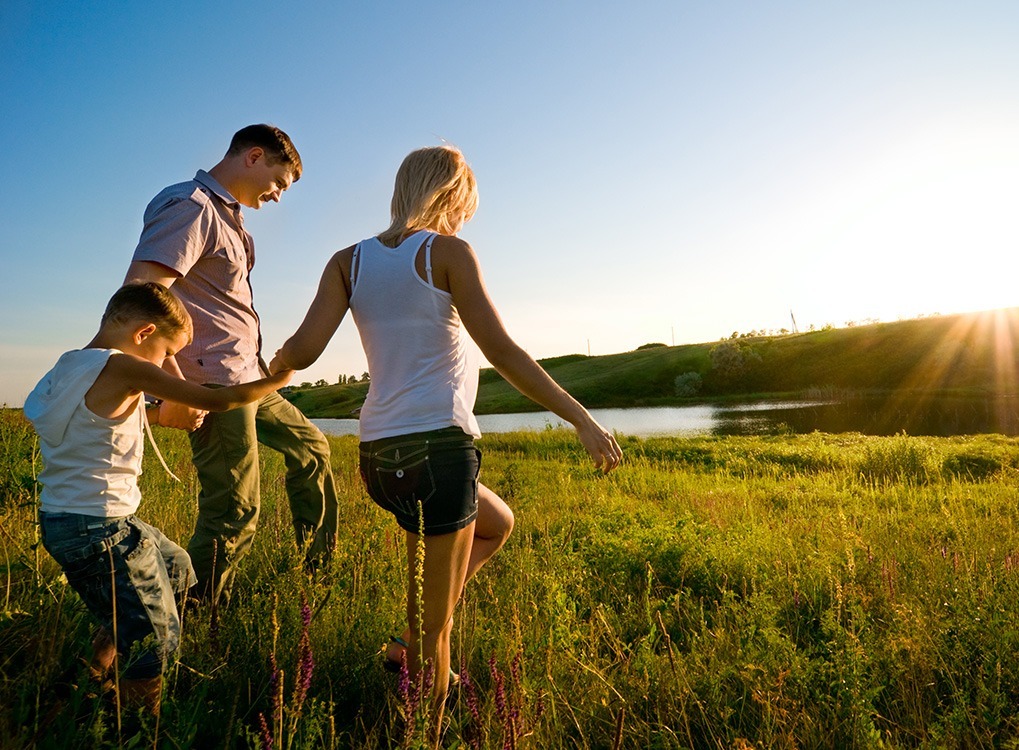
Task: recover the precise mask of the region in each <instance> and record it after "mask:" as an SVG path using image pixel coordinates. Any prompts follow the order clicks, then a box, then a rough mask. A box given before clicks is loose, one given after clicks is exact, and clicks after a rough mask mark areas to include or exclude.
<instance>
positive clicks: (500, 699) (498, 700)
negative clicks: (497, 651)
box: [488, 656, 508, 724]
mask: <svg viewBox="0 0 1019 750" xmlns="http://www.w3.org/2000/svg"><path fill="white" fill-rule="evenodd" d="M488 671H489V672H491V673H492V684H493V685H495V708H496V710H498V712H499V719H500V720H501V721H502V722H503V724H505V723H506V719H507V718H508V716H507V714H506V687H505V686H504V685H503V679H502V673H501V672H500V671H499V667H498V666H496V664H495V657H494V656H493V657H491V658H490V659H489V660H488Z"/></svg>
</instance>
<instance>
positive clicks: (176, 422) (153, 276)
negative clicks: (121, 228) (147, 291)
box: [124, 260, 205, 432]
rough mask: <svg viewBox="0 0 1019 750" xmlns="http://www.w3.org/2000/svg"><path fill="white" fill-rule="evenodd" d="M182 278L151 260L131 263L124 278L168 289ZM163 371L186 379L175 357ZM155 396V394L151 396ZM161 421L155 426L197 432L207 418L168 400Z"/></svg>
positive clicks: (198, 412) (166, 363)
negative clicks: (150, 282)
mask: <svg viewBox="0 0 1019 750" xmlns="http://www.w3.org/2000/svg"><path fill="white" fill-rule="evenodd" d="M179 278H180V274H179V273H178V272H177V271H175V270H173V269H172V268H170V267H169V266H164V265H163V264H162V263H156V262H155V261H149V260H135V261H131V265H129V266H128V267H127V276H125V277H124V283H125V284H133V283H139V282H146V281H155V282H156V283H157V284H162V285H163V286H165V287H166V288H167V289H169V288H170V286H171V285H172V284H173V282H175V281H176V280H177V279H179ZM163 369H164V370H166V371H167V372H168V373H170V374H171V375H174V376H176V377H178V378H180V379H181V380H183V379H184V375H183V373H181V371H180V366H179V365H178V364H177V360H176V359H174V358H173V357H167V358H166V361H165V362H163ZM151 395H155V394H151ZM157 413H158V415H159V419H158V420H157V421H154V422H153V424H160V425H162V426H163V427H174V428H176V429H178V430H185V431H187V432H191V431H192V430H197V429H198V428H199V427H201V426H202V420H203V419H204V418H205V411H204V410H201V409H192V408H191V407H190V406H186V405H184V404H181V403H177V402H176V401H173V400H170V399H167V400H166V401H163V403H161V404H160V405H159V411H158V412H157Z"/></svg>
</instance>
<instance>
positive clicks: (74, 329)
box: [0, 0, 1019, 406]
mask: <svg viewBox="0 0 1019 750" xmlns="http://www.w3.org/2000/svg"><path fill="white" fill-rule="evenodd" d="M1017 38H1019V3H1015V2H1011V1H1008V2H985V1H982V0H974V1H973V2H967V3H959V2H950V3H949V2H937V1H936V0H933V1H929V2H928V1H924V2H920V1H910V0H902V1H900V2H887V0H877V1H875V0H856V1H854V2H825V3H816V2H806V1H804V2H782V1H780V0H776V1H774V2H754V1H752V0H747V1H746V2H726V1H724V0H723V1H721V2H711V3H707V2H686V1H685V0H667V1H665V0H663V1H661V2H641V1H640V0H634V1H633V2H626V3H621V2H617V3H607V2H599V1H598V0H587V1H585V2H572V1H570V0H565V1H563V2H554V3H549V2H531V1H530V0H520V1H517V2H513V3H490V2H477V1H475V2H468V1H466V0H465V1H463V2H447V1H445V0H436V1H435V2H429V3H422V2H389V1H386V0H380V1H379V2H373V3H353V2H306V3H266V2H261V1H260V0H247V1H246V2H233V1H232V0H225V1H223V2H216V3H207V2H193V1H191V0H182V1H181V2H177V3H136V2H130V0H122V1H121V2H109V1H107V2H101V1H97V2H90V3H81V2H76V1H75V2H72V1H69V0H49V1H48V2H30V1H28V0H3V2H2V3H0V102H2V104H0V142H2V143H3V144H4V149H3V150H4V152H5V156H6V158H5V164H4V166H5V169H4V172H5V175H4V177H3V178H2V179H0V260H2V262H3V272H2V273H0V321H3V322H2V324H0V404H6V405H8V406H20V405H21V404H22V403H23V401H24V398H25V396H26V395H27V394H28V392H29V391H30V390H31V388H32V387H33V385H34V384H35V382H36V381H37V380H38V379H39V378H40V377H41V376H42V375H43V374H44V373H45V372H46V371H47V370H48V369H49V368H50V366H52V364H53V363H54V362H55V360H56V359H57V357H58V356H59V355H60V354H61V353H62V352H64V351H66V350H68V349H75V348H80V347H81V346H84V345H85V344H86V343H88V341H89V340H90V339H91V337H92V336H93V335H94V333H95V331H96V329H97V327H98V322H99V317H100V315H101V314H102V310H103V308H104V307H105V304H106V301H107V300H108V299H109V297H110V295H111V294H112V293H113V292H114V291H115V290H116V288H117V287H118V286H119V285H120V283H121V282H122V281H123V278H124V273H125V271H126V270H127V266H128V263H129V261H130V258H131V254H132V252H133V250H134V247H135V244H136V243H137V240H138V235H139V233H140V231H141V226H142V214H143V211H144V209H145V206H146V204H147V203H148V201H149V200H150V199H151V198H152V197H153V196H154V195H155V194H156V193H158V192H159V191H160V190H161V189H162V188H163V187H165V186H166V185H169V184H173V183H176V182H181V181H184V180H188V179H190V178H191V177H192V176H193V175H194V173H195V172H196V171H197V170H198V169H208V168H209V167H211V166H213V165H214V164H215V163H216V162H217V161H219V159H220V158H221V157H222V156H223V154H224V152H225V151H226V147H227V144H228V143H229V140H230V136H231V135H232V134H233V133H234V132H235V131H236V130H238V129H239V128H241V127H243V126H245V125H248V124H250V123H255V122H270V123H273V124H275V125H278V126H279V127H281V128H283V129H284V130H285V131H286V132H287V133H289V135H290V136H291V137H292V138H293V140H294V142H295V144H296V146H297V148H298V150H299V151H300V153H301V156H302V160H303V162H304V174H303V176H302V178H301V180H300V181H299V182H298V183H297V184H295V185H294V186H293V188H292V189H291V190H290V191H288V192H287V193H286V194H285V195H284V197H283V200H282V202H281V203H280V204H279V205H274V204H269V205H267V206H266V207H263V208H262V209H261V210H259V211H257V212H256V211H252V210H250V209H249V210H246V212H245V213H246V225H247V227H248V229H249V230H251V232H252V233H253V235H254V237H255V243H256V251H257V263H256V266H255V268H254V270H253V272H252V277H251V278H252V285H253V288H254V293H255V306H256V308H257V309H258V311H259V313H260V315H261V318H262V324H263V338H264V341H265V347H266V349H267V350H268V351H270V352H271V351H274V350H275V348H277V347H278V346H279V345H280V344H282V343H283V341H285V340H286V338H287V337H288V336H289V335H290V334H291V333H293V331H294V330H295V329H296V327H297V326H298V325H299V324H300V322H301V320H302V319H303V317H304V313H305V311H306V309H307V306H308V304H309V303H310V301H311V299H312V296H313V295H314V292H315V289H316V286H317V283H318V278H319V276H320V274H321V271H322V268H323V267H324V265H325V263H326V261H327V260H328V259H329V257H330V256H331V255H332V254H333V253H334V252H335V251H336V250H338V249H340V248H343V247H346V246H348V245H350V244H352V243H354V242H356V241H358V240H360V239H362V238H364V237H368V236H371V235H373V234H375V233H377V232H379V231H381V230H382V229H384V228H385V227H386V226H388V224H389V199H390V195H391V191H392V185H393V178H394V176H395V174H396V170H397V168H398V167H399V164H400V162H401V160H402V159H403V157H404V156H405V155H406V154H407V153H408V152H410V151H411V150H413V149H415V148H418V147H421V146H428V145H436V144H438V143H441V142H443V141H448V142H450V143H453V144H455V145H457V146H459V147H460V148H461V149H462V150H463V151H464V153H465V154H466V156H467V158H468V160H469V161H470V163H471V164H472V166H473V168H474V170H475V173H476V175H477V178H478V184H479V192H480V197H481V201H480V207H479V210H478V213H477V214H476V216H475V218H474V219H473V221H471V222H470V223H469V224H468V225H467V226H466V227H465V228H464V230H463V232H462V233H461V236H462V237H463V238H464V239H465V240H467V241H468V242H470V243H471V245H472V246H473V247H474V249H475V251H476V252H477V254H478V256H479V258H480V260H481V263H482V268H483V271H484V274H485V279H486V283H487V285H488V288H489V292H490V294H491V296H492V298H493V300H494V302H495V304H496V307H497V308H498V309H499V311H500V314H501V316H502V318H503V321H504V323H505V324H506V326H507V329H508V330H509V331H510V333H511V335H512V336H513V337H514V338H515V339H516V340H517V342H518V343H519V344H520V345H521V346H522V347H523V348H524V349H526V350H527V351H528V352H529V353H530V354H531V355H532V356H534V357H539V358H540V357H549V356H557V355H561V354H570V353H582V354H588V353H590V354H593V355H601V354H610V353H615V352H623V351H629V350H632V349H635V348H637V347H639V346H641V345H642V344H646V343H651V342H657V343H665V344H676V345H679V344H687V343H701V342H710V341H716V340H718V339H721V338H724V337H728V336H729V335H730V334H732V333H733V332H737V331H738V332H747V331H751V330H774V331H778V330H781V329H783V328H786V329H790V328H792V318H793V316H795V321H796V324H797V326H798V328H799V330H801V331H803V330H808V329H809V328H810V326H815V327H818V328H819V327H822V326H825V325H835V326H842V325H845V324H846V323H848V322H851V321H852V322H864V321H872V320H883V321H892V320H898V319H902V318H913V317H918V316H923V315H932V314H949V313H953V312H963V311H970V310H987V309H995V308H1000V307H1011V306H1015V305H1017V304H1019V292H1017V291H1016V279H1017V271H1019V255H1017V252H1016V251H1017V250H1019V210H1017V205H1019V45H1017V44H1016V43H1015V40H1016V39H1017ZM365 369H366V364H365V359H364V355H363V354H362V353H361V350H360V343H359V339H358V337H357V331H356V328H355V327H354V325H353V322H352V321H351V320H350V319H349V317H348V319H347V320H345V321H344V323H343V324H342V326H341V328H340V331H338V332H337V334H336V336H335V337H334V339H333V341H332V343H331V344H330V346H329V348H328V349H327V350H326V352H325V353H324V354H323V356H322V357H321V359H320V360H319V362H318V363H316V364H315V365H314V366H312V367H311V368H309V369H308V370H306V371H304V372H303V373H299V374H298V376H297V378H296V379H295V380H296V381H297V382H301V381H317V380H320V379H324V380H326V381H328V382H331V383H332V382H336V381H337V379H338V378H339V376H340V375H358V376H360V374H361V373H362V372H364V370H365Z"/></svg>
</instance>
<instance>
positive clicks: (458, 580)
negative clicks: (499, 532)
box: [407, 523, 474, 727]
mask: <svg viewBox="0 0 1019 750" xmlns="http://www.w3.org/2000/svg"><path fill="white" fill-rule="evenodd" d="M473 541H474V524H473V523H472V524H471V525H470V526H466V527H464V528H462V529H460V530H459V531H454V532H452V533H450V534H441V535H439V536H426V537H425V538H424V547H425V559H424V576H423V581H422V586H421V602H422V612H421V613H420V620H419V613H418V601H417V599H418V597H417V591H416V588H417V544H418V535H417V534H411V533H408V534H407V560H408V565H407V574H408V578H407V580H408V587H407V621H408V622H409V623H410V629H409V632H408V638H407V643H408V644H409V648H408V649H407V667H408V669H409V670H410V674H411V676H412V677H414V676H416V675H417V674H418V672H419V671H420V670H421V668H422V666H423V665H425V664H430V666H431V668H432V670H433V675H434V677H433V687H432V697H433V701H434V702H433V711H434V717H435V726H436V727H438V726H439V725H440V722H441V719H442V709H443V706H444V705H445V698H446V691H447V690H448V689H449V638H450V632H451V631H452V629H453V610H454V609H455V608H456V603H457V601H458V600H459V599H460V592H461V591H463V586H464V581H465V580H466V578H467V567H468V563H469V560H470V558H471V546H472V544H473Z"/></svg>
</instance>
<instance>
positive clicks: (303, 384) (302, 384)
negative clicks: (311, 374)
mask: <svg viewBox="0 0 1019 750" xmlns="http://www.w3.org/2000/svg"><path fill="white" fill-rule="evenodd" d="M301 388H302V389H303V388H311V383H309V382H308V381H307V380H305V381H304V382H303V383H301Z"/></svg>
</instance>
